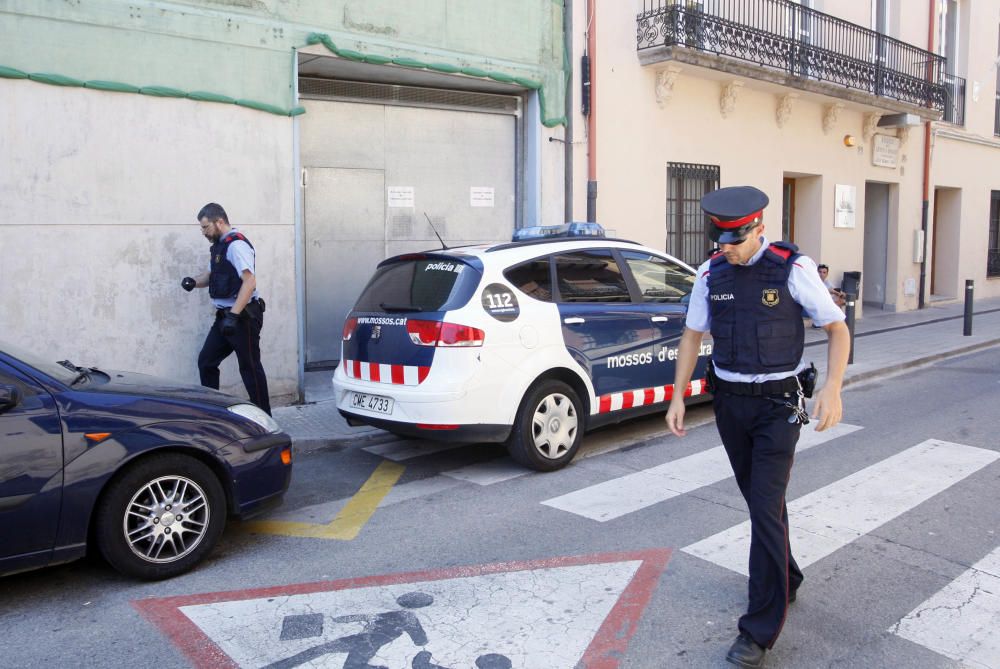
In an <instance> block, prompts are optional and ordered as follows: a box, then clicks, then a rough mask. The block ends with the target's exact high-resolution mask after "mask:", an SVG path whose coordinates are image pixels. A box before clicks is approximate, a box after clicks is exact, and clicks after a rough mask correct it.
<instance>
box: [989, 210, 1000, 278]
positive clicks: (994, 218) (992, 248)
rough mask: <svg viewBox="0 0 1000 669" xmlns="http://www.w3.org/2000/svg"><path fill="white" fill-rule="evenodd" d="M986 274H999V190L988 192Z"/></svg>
mask: <svg viewBox="0 0 1000 669" xmlns="http://www.w3.org/2000/svg"><path fill="white" fill-rule="evenodd" d="M986 276H1000V190H995V191H992V192H991V193H990V242H989V245H988V246H987V249H986Z"/></svg>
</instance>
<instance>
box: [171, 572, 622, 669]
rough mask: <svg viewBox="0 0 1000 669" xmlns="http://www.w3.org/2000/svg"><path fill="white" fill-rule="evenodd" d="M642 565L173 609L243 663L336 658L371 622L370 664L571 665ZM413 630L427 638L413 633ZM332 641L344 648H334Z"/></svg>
mask: <svg viewBox="0 0 1000 669" xmlns="http://www.w3.org/2000/svg"><path fill="white" fill-rule="evenodd" d="M641 565H642V561H641V560H633V561H622V562H610V563H600V564H581V565H571V566H556V567H549V568H540V569H530V570H524V571H508V572H500V573H492V574H491V573H484V574H478V575H474V576H466V577H458V578H449V579H443V580H422V581H415V582H408V583H395V584H386V585H378V584H372V585H368V586H360V587H359V586H354V587H347V588H344V589H337V590H328V591H319V592H308V593H303V594H288V595H284V594H273V595H270V596H266V597H257V598H253V599H235V600H234V601H215V602H212V603H205V604H192V605H187V606H181V607H180V612H181V613H182V614H183V615H184V616H185V617H186V618H187V619H188V620H190V621H191V623H193V624H194V625H196V626H197V628H198V629H200V630H201V632H202V633H204V634H205V635H206V636H207V637H208V638H209V639H211V640H212V641H213V642H214V643H215V644H217V645H218V647H219V648H220V649H221V650H222V651H223V652H224V653H225V654H226V655H228V656H229V657H230V658H231V659H232V660H233V661H234V662H235V663H236V664H237V665H239V666H241V667H261V666H265V665H268V664H270V663H274V662H280V661H282V660H288V659H289V658H294V657H296V656H298V655H299V654H300V653H302V654H304V653H308V652H309V650H310V649H312V648H316V647H321V646H324V644H325V645H326V647H327V648H328V649H329V650H327V651H326V654H323V655H318V656H317V657H314V658H312V660H311V662H310V663H308V664H307V666H341V663H342V662H343V658H344V654H345V653H346V652H347V650H348V648H349V647H353V646H357V645H359V644H361V643H362V641H363V640H364V639H363V637H366V636H368V635H369V630H375V631H374V632H372V633H371V637H372V638H373V639H375V642H374V643H373V645H374V648H373V650H375V651H376V653H375V656H374V657H373V658H372V659H371V663H372V664H374V665H383V666H389V667H409V666H410V665H411V663H412V661H413V659H414V657H415V655H416V654H417V653H418V652H420V651H422V650H423V651H427V652H428V653H429V654H431V655H432V659H433V661H434V663H435V664H440V665H443V666H447V667H473V666H475V661H476V659H477V657H478V656H482V655H484V654H490V653H494V654H500V655H503V656H505V657H506V658H508V659H509V660H510V661H511V664H512V665H513V666H514V667H519V668H531V667H552V668H553V669H556V668H560V669H562V668H564V669H571V668H572V667H575V666H578V662H579V661H580V658H581V656H582V655H583V653H584V651H585V650H586V649H587V648H588V645H589V644H590V643H591V641H592V640H593V639H594V637H595V635H596V634H597V632H598V630H599V629H601V626H602V624H603V623H604V620H605V618H607V617H608V615H609V613H610V612H611V610H612V607H614V606H615V604H616V603H617V602H618V599H619V597H620V596H621V595H622V593H623V592H624V591H625V589H626V587H628V585H629V583H630V582H631V580H632V578H633V577H634V576H635V575H636V572H637V570H638V569H639V567H640V566H641ZM407 593H422V595H421V596H422V597H423V598H424V601H427V602H429V604H427V605H426V606H423V605H422V606H420V607H419V608H411V609H408V610H405V609H404V608H403V606H401V604H400V600H398V598H399V597H400V596H402V595H406V594H407ZM404 610H405V611H406V612H405V613H401V612H402V611H404ZM305 616H308V617H310V618H312V619H313V620H311V622H312V624H311V625H309V626H308V627H309V628H310V629H309V631H308V632H307V633H305V634H300V635H291V636H289V635H287V634H282V632H283V630H285V629H286V628H287V627H288V626H287V624H286V622H285V621H286V620H292V621H294V620H295V619H296V618H299V619H301V618H303V617H305ZM392 616H395V618H393V617H392ZM383 617H385V618H386V622H385V623H384V624H381V627H379V625H380V623H379V620H380V619H381V618H383ZM390 623H391V624H390ZM404 623H405V624H406V626H405V628H404V626H403V624H404ZM411 630H413V632H414V634H415V637H416V636H418V635H419V634H420V633H423V634H425V635H426V641H423V642H422V643H420V642H418V640H417V639H416V638H414V639H412V640H411V638H410V637H409V636H408V634H409V633H410V631H411ZM389 632H391V633H392V634H391V635H390V633H389ZM393 637H397V638H396V639H395V641H394V640H393ZM338 640H340V644H341V646H343V647H335V644H336V643H337V641H338Z"/></svg>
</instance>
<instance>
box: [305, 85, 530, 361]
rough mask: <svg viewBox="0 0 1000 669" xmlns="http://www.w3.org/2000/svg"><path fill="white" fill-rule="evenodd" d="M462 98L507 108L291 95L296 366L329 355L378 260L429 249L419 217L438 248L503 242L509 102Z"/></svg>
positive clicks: (511, 197) (511, 119)
mask: <svg viewBox="0 0 1000 669" xmlns="http://www.w3.org/2000/svg"><path fill="white" fill-rule="evenodd" d="M345 84H346V82H345ZM347 85H349V84H347ZM355 86H358V85H355ZM360 86H368V87H370V88H371V87H372V86H371V85H367V84H360ZM381 88H387V89H394V90H399V89H401V88H402V87H398V86H383V87H381ZM304 92H306V91H304ZM447 95H449V96H451V97H455V96H456V95H463V94H461V93H455V92H448V93H447ZM470 97H473V98H482V99H487V100H491V99H493V98H498V99H500V101H501V102H500V103H501V104H502V105H505V108H506V109H508V110H510V111H509V112H501V113H496V112H494V113H484V112H480V111H468V110H459V109H443V108H431V107H408V106H397V105H390V104H377V103H369V102H353V101H351V102H347V101H339V100H321V99H305V100H303V106H304V107H305V108H306V114H305V115H303V116H302V117H301V119H302V121H301V138H302V140H301V154H302V165H303V167H304V170H305V175H304V183H305V188H304V198H303V201H304V216H303V218H304V238H305V302H306V304H305V349H306V365H307V368H318V367H322V366H325V365H327V364H330V363H331V362H332V361H335V360H337V359H338V358H339V357H340V332H341V329H342V328H343V322H344V317H345V315H346V313H347V311H348V310H349V309H350V308H351V306H352V305H353V303H354V300H355V298H356V297H357V295H358V294H359V293H360V292H361V289H362V288H363V287H364V285H365V283H366V282H367V280H368V278H369V277H370V276H371V274H372V272H373V270H374V268H375V266H376V264H378V262H379V261H381V260H383V259H384V258H386V257H388V256H391V255H395V254H398V253H405V252H408V251H418V250H425V249H428V248H436V247H438V246H439V243H438V241H437V238H436V237H435V236H434V232H433V231H432V229H431V226H430V225H429V224H428V221H427V219H428V217H429V218H430V219H431V221H432V222H433V224H434V228H436V229H437V232H438V234H440V235H441V237H442V238H443V239H444V240H445V242H446V243H447V244H448V246H457V245H460V244H468V243H476V242H484V241H486V242H489V241H501V240H509V239H510V236H511V233H512V231H513V230H514V227H515V221H516V211H517V203H516V199H517V198H516V195H517V193H516V184H517V177H516V155H517V149H516V146H517V142H516V133H517V122H516V115H515V114H516V112H517V109H518V99H517V98H512V97H508V96H493V95H489V96H485V95H479V94H471V95H470Z"/></svg>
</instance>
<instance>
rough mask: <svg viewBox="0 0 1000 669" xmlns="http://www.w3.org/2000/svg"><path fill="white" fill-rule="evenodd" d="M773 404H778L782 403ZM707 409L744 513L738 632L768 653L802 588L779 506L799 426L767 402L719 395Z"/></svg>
mask: <svg viewBox="0 0 1000 669" xmlns="http://www.w3.org/2000/svg"><path fill="white" fill-rule="evenodd" d="M774 399H778V400H780V402H782V403H783V402H785V401H786V400H787V399H788V398H785V397H781V396H777V397H776V398H774ZM791 401H793V402H794V399H792V400H791ZM713 407H714V409H715V419H716V425H717V426H718V428H719V435H720V436H721V437H722V443H723V445H724V446H725V449H726V454H727V455H728V456H729V463H730V464H731V465H732V467H733V474H734V475H735V476H736V484H737V485H738V486H739V487H740V492H741V493H742V494H743V499H745V500H746V503H747V507H748V508H749V510H750V528H751V536H750V569H749V572H750V583H749V603H748V606H747V612H746V613H745V614H744V615H743V616H742V617H741V618H740V621H739V629H740V631H741V632H746V633H747V634H749V635H750V636H751V637H752V638H753V640H754V641H756V642H757V643H758V644H759V645H761V646H763V647H765V648H770V647H772V646H773V645H774V642H775V641H776V640H777V638H778V634H780V633H781V627H782V625H784V622H785V613H786V611H787V609H788V595H789V593H790V592H793V591H795V590H797V589H798V587H799V585H801V583H802V571H801V570H800V569H799V566H798V565H797V564H795V558H793V557H792V549H791V546H790V544H789V541H788V509H787V508H786V507H785V490H786V489H787V488H788V478H789V476H790V475H791V472H792V462H793V460H794V459H795V445H796V443H798V440H799V430H800V429H801V425H799V423H797V422H796V423H789V422H788V417H789V416H790V415H791V414H792V410H791V409H789V408H788V407H785V406H783V404H779V403H776V402H774V401H772V400H771V399H769V398H767V397H748V396H743V395H732V394H729V393H724V392H720V393H717V394H716V395H715V399H714V401H713Z"/></svg>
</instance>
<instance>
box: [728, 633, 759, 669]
mask: <svg viewBox="0 0 1000 669" xmlns="http://www.w3.org/2000/svg"><path fill="white" fill-rule="evenodd" d="M766 652H767V651H766V650H765V649H764V648H762V647H761V646H758V645H757V642H756V641H754V640H753V639H751V638H750V635H749V634H747V633H746V632H740V635H739V636H738V637H736V641H734V642H733V645H732V646H730V647H729V652H728V653H726V661H727V662H732V663H733V664H735V665H736V666H738V667H747V668H748V669H757V668H758V667H761V666H763V665H764V653H766Z"/></svg>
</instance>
